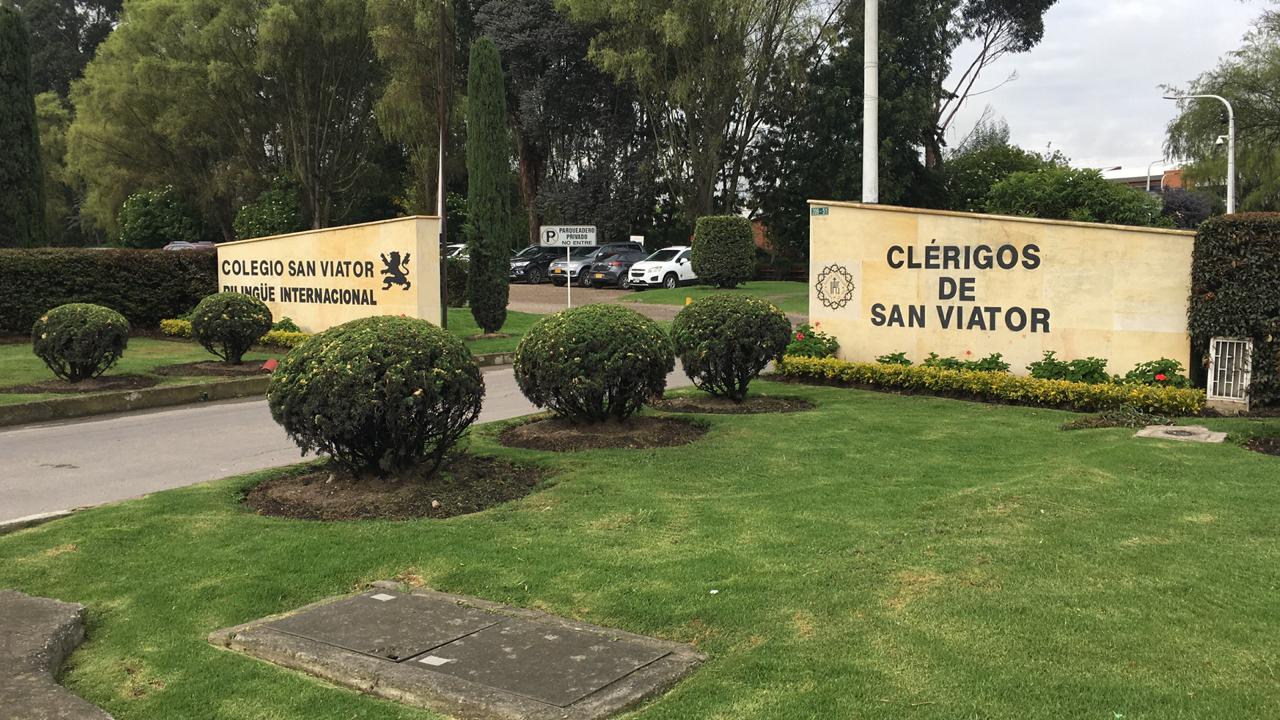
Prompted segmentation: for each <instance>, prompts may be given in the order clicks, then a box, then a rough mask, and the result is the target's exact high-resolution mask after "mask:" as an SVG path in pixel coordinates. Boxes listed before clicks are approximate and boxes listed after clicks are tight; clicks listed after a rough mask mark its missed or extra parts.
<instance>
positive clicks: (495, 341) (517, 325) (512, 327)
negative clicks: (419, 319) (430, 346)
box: [449, 308, 542, 355]
mask: <svg viewBox="0 0 1280 720" xmlns="http://www.w3.org/2000/svg"><path fill="white" fill-rule="evenodd" d="M541 318H542V316H541V315H534V314H533V313H523V312H515V311H513V310H508V311H507V322H506V323H505V324H503V326H502V330H501V331H500V332H503V333H506V334H507V335H510V337H505V338H487V339H484V340H466V339H467V338H469V337H471V336H472V335H479V334H480V327H479V326H478V325H476V321H475V319H474V318H472V317H471V310H470V309H469V308H449V332H451V333H453V334H454V335H457V336H458V337H461V338H462V339H464V340H466V343H467V347H469V348H471V352H473V353H476V354H477V355H482V354H485V353H500V352H512V351H514V350H515V349H516V344H518V343H519V342H520V338H521V337H523V336H524V334H525V332H527V331H528V330H529V328H530V327H532V326H533V324H534V323H535V322H537V321H538V320H539V319H541Z"/></svg>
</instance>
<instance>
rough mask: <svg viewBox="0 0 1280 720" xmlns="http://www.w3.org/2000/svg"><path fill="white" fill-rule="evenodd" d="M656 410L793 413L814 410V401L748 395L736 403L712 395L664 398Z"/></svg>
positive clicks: (716, 412)
mask: <svg viewBox="0 0 1280 720" xmlns="http://www.w3.org/2000/svg"><path fill="white" fill-rule="evenodd" d="M653 407H654V409H656V410H665V411H667V412H679V413H713V414H722V415H755V414H758V413H791V412H800V411H802V410H812V409H813V403H811V402H809V401H808V400H803V399H801V398H795V397H777V396H771V395H748V396H747V398H746V399H745V400H743V401H742V402H740V403H736V402H734V401H732V400H729V399H727V398H718V397H712V396H711V395H689V396H687V397H673V398H663V399H662V400H659V401H658V402H656V403H654V404H653Z"/></svg>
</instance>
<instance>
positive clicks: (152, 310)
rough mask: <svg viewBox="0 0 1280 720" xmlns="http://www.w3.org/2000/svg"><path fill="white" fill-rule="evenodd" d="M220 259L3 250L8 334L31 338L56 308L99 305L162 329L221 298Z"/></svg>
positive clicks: (0, 273)
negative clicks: (205, 302) (37, 324)
mask: <svg viewBox="0 0 1280 720" xmlns="http://www.w3.org/2000/svg"><path fill="white" fill-rule="evenodd" d="M217 285H218V270H217V257H216V253H212V252H201V251H182V252H173V251H165V250H88V249H56V248H45V249H3V250H0V333H2V334H21V335H26V334H28V333H30V332H31V326H32V324H34V323H35V321H36V320H37V319H38V318H39V317H40V316H41V315H43V314H44V313H46V312H48V311H49V310H50V309H52V308H55V307H57V306H59V305H65V304H67V303H92V304H94V305H102V306H103V307H108V308H111V309H112V310H115V311H116V312H118V313H120V314H121V315H124V316H125V318H126V319H128V320H129V322H130V324H132V325H133V326H134V327H155V326H156V325H158V324H159V323H160V321H161V320H162V319H164V318H171V317H176V316H179V315H184V314H186V313H187V312H189V311H190V310H191V308H193V307H195V305H196V303H198V302H200V299H201V298H203V297H204V296H206V295H209V294H212V293H214V292H217V289H218V287H217Z"/></svg>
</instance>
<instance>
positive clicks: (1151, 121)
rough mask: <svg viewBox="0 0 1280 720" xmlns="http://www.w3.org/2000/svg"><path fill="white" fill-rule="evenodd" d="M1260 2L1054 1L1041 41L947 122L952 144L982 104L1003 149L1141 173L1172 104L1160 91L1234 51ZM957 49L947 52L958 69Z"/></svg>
mask: <svg viewBox="0 0 1280 720" xmlns="http://www.w3.org/2000/svg"><path fill="white" fill-rule="evenodd" d="M1269 4H1270V3H1268V2H1266V0H1059V2H1058V4H1057V5H1055V6H1054V7H1053V8H1052V9H1051V10H1050V11H1049V12H1048V14H1047V15H1046V16H1045V37H1044V41H1043V42H1041V43H1040V44H1039V45H1037V46H1036V47H1035V48H1033V49H1032V50H1031V51H1030V52H1028V53H1025V54H1023V55H1014V56H1009V57H1006V58H1004V59H1002V60H1001V61H1000V62H999V63H997V64H996V65H993V66H992V67H991V68H989V69H988V70H987V73H986V74H985V75H984V76H983V79H982V80H980V81H979V84H978V88H977V89H983V88H986V87H991V86H993V85H996V84H998V83H999V82H1000V81H1002V80H1003V79H1004V78H1005V77H1007V76H1008V75H1009V74H1010V73H1011V72H1016V73H1017V75H1018V78H1017V80H1015V81H1014V82H1012V83H1009V84H1008V85H1004V86H1003V87H1000V88H999V89H997V90H995V91H994V92H991V93H988V94H985V95H980V96H978V97H976V98H972V99H970V101H969V103H968V104H967V106H966V107H965V108H964V109H962V110H961V112H960V113H959V115H958V116H957V118H956V121H955V123H954V124H953V128H954V129H953V130H952V132H951V134H950V136H949V140H950V141H951V142H952V143H954V142H955V141H957V140H958V139H959V138H960V137H963V135H964V134H965V133H967V132H968V131H969V129H970V128H972V127H973V124H974V123H975V122H976V121H977V120H978V118H979V117H980V116H981V115H982V112H983V109H984V108H985V107H986V106H987V105H991V107H992V109H993V111H994V112H995V114H996V115H997V116H1001V117H1004V118H1005V119H1006V120H1007V121H1008V122H1009V127H1010V129H1011V130H1012V134H1013V141H1014V142H1016V143H1017V144H1019V145H1021V146H1023V147H1026V148H1029V149H1033V150H1044V149H1045V147H1046V146H1047V145H1048V144H1049V143H1052V144H1053V148H1054V149H1058V150H1062V151H1063V152H1064V153H1066V154H1067V156H1068V157H1070V158H1071V159H1072V163H1073V164H1074V165H1076V166H1079V167H1112V166H1115V165H1122V166H1124V172H1123V173H1113V174H1128V175H1141V174H1143V173H1145V172H1146V169H1147V164H1148V163H1150V162H1151V161H1153V160H1157V159H1160V158H1161V157H1162V156H1163V149H1162V148H1163V143H1164V135H1165V127H1166V126H1167V125H1168V123H1169V121H1170V120H1172V119H1173V117H1174V116H1175V114H1176V104H1175V103H1173V102H1170V101H1168V100H1164V99H1162V98H1161V95H1162V93H1161V90H1160V86H1161V85H1174V86H1185V85H1186V84H1187V82H1188V81H1190V80H1192V79H1194V78H1195V77H1196V76H1197V75H1199V74H1200V73H1202V72H1204V71H1206V70H1208V69H1210V68H1212V67H1214V66H1215V65H1216V64H1217V63H1218V60H1219V59H1220V58H1221V57H1222V56H1223V55H1224V54H1226V53H1227V52H1229V51H1231V50H1233V49H1235V48H1237V47H1239V46H1240V44H1241V38H1242V37H1243V35H1244V34H1245V33H1246V32H1248V30H1249V29H1250V27H1251V26H1252V22H1253V20H1254V19H1255V18H1256V17H1257V16H1258V15H1260V14H1261V12H1262V10H1263V8H1264V7H1267V6H1268V5H1269ZM964 57H965V48H961V50H960V52H959V53H958V54H957V62H956V66H957V67H959V66H961V65H962V62H961V61H962V60H963V59H964Z"/></svg>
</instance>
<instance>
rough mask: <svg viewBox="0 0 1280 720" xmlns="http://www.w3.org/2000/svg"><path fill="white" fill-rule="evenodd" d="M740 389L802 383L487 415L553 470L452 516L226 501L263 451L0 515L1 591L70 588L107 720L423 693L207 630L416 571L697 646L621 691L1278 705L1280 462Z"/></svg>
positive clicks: (708, 705) (659, 707)
mask: <svg viewBox="0 0 1280 720" xmlns="http://www.w3.org/2000/svg"><path fill="white" fill-rule="evenodd" d="M759 389H760V390H762V391H767V392H776V393H785V394H788V395H799V396H803V397H806V398H809V399H810V400H812V401H814V402H816V403H817V404H818V407H817V408H816V409H815V410H813V411H809V412H803V413H797V414H790V415H780V416H707V421H708V422H709V423H710V426H711V428H710V432H709V433H708V435H707V436H706V437H705V438H704V439H702V440H701V441H699V442H698V443H696V444H694V445H690V446H686V447H681V448H669V449H662V450H636V451H622V450H619V451H600V452H590V453H578V454H572V455H556V454H551V453H537V452H532V451H515V450H509V449H505V448H499V447H497V446H496V445H495V444H494V441H493V439H492V438H493V435H494V433H495V432H496V431H497V428H496V427H494V426H484V427H481V428H480V429H478V430H477V431H476V432H475V433H473V435H474V437H473V441H472V446H473V448H474V449H475V450H478V451H482V452H494V453H498V454H501V455H504V456H508V457H517V458H523V459H532V460H536V461H540V462H543V463H546V464H548V465H551V466H554V467H556V468H558V470H559V474H558V475H557V476H556V478H555V484H554V485H553V486H552V487H550V488H548V489H545V490H543V491H541V492H539V493H537V494H535V495H532V496H530V497H528V498H526V499H524V500H521V501H517V502H513V503H510V504H507V505H505V506H502V507H499V508H496V509H493V510H490V511H488V512H484V513H480V514H476V515H471V516H465V517H458V518H453V519H450V520H446V521H414V522H398V523H394V522H350V523H328V524H321V523H314V522H302V521H288V520H281V519H275V518H268V517H259V516H257V515H254V514H252V513H250V512H246V511H245V510H244V509H242V508H241V507H240V506H239V504H238V497H239V495H240V493H241V492H242V491H243V490H244V489H245V488H247V487H249V486H250V485H252V484H253V483H254V482H255V481H256V480H258V479H259V478H261V477H264V476H265V475H266V474H260V475H257V476H247V477H238V478H232V479H228V480H223V481H219V482H215V483H211V484H205V485H199V486H194V487H191V488H186V489H181V490H175V491H169V492H162V493H157V494H154V495H151V496H149V497H146V498H143V499H140V500H135V501H131V502H126V503H121V504H118V505H114V506H109V507H104V508H100V509H96V510H90V511H87V512H83V513H80V514H77V515H75V516H73V517H71V518H68V519H65V520H60V521H57V522H54V523H51V524H48V525H45V526H42V527H38V528H34V529H31V530H26V531H22V532H19V533H16V534H13V535H9V536H5V537H0V587H14V588H18V589H20V590H23V591H25V592H29V593H33V594H37V595H44V596H50V597H56V598H60V599H63V600H67V601H75V602H81V603H85V604H86V605H87V606H88V608H89V627H88V637H89V639H88V642H87V643H86V644H85V645H84V646H83V648H82V649H81V650H80V651H78V652H77V653H76V654H75V655H74V656H73V657H72V660H71V665H70V669H69V671H68V672H67V673H66V675H65V678H64V681H65V682H66V684H67V685H68V686H70V687H71V688H72V689H73V690H75V691H76V692H79V693H81V694H83V695H84V696H86V697H87V698H89V699H90V700H92V701H94V702H96V703H99V704H101V705H102V706H104V707H105V708H106V709H107V710H108V711H109V712H111V713H112V714H114V715H115V717H117V718H119V719H120V720H139V719H154V720H162V719H163V720H169V719H170V718H237V719H261V720H267V719H271V720H282V719H290V718H297V719H299V720H301V719H303V718H305V719H307V720H327V719H331V718H332V719H338V718H344V719H345V718H362V719H373V718H406V719H407V718H435V717H437V716H435V715H433V714H431V713H429V712H425V711H419V710H413V709H409V708H403V707H399V706H397V705H394V704H391V703H388V702H382V701H377V700H373V699H370V698H367V697H363V696H361V695H359V694H357V693H354V692H350V691H346V690H342V689H337V688H334V687H331V686H329V685H326V684H324V683H320V682H316V681H313V680H311V679H309V678H307V677H306V676H305V675H303V674H300V673H297V672H292V671H288V670H283V669H280V668H278V667H275V666H273V665H270V664H268V663H264V662H260V661H257V660H253V659H250V658H248V657H244V656H241V655H238V654H235V653H231V652H226V651H222V650H218V649H215V648H213V647H212V646H210V645H209V644H208V643H207V642H206V640H205V638H206V636H207V634H208V633H209V632H210V631H212V630H215V629H217V628H220V627H226V626H230V625H234V624H238V623H243V622H247V621H249V620H253V619H256V618H259V617H262V616H265V615H268V614H271V613H279V612H283V611H286V610H289V609H292V608H296V607H298V606H300V605H303V604H305V603H309V602H312V601H315V600H318V599H321V598H324V597H327V596H330V595H334V594H337V593H344V592H348V591H352V590H355V589H358V588H362V587H363V586H364V583H367V582H369V581H372V580H375V579H379V578H388V577H392V576H395V575H397V574H398V573H402V572H404V571H406V570H412V572H414V573H416V574H418V575H421V576H422V577H423V578H424V579H425V580H426V582H427V583H428V584H429V585H430V586H432V587H435V588H438V589H441V590H445V591H449V592H457V593H465V594H471V595H477V596H480V597H484V598H489V599H491V600H496V601H501V602H507V603H513V604H515V605H519V606H524V607H533V608H539V609H543V610H547V611H550V612H555V613H560V614H563V615H566V616H569V617H572V618H579V619H582V620H584V621H587V622H591V623H597V624H602V625H606V626H616V627H619V628H623V629H625V630H629V631H632V632H637V633H644V634H651V635H656V636H659V637H663V638H669V639H673V640H679V641H685V642H691V643H694V644H696V645H697V646H698V647H699V648H701V649H702V650H703V651H704V652H706V653H707V654H709V656H710V660H709V662H708V663H707V664H706V665H704V666H703V667H702V668H700V669H699V670H698V671H697V672H696V673H695V674H694V675H692V676H691V677H690V678H689V679H688V680H686V681H685V682H683V683H681V684H680V685H679V686H677V687H676V688H675V689H674V690H673V691H672V692H671V693H670V694H669V695H667V696H666V697H664V698H662V699H660V700H658V701H656V702H653V703H651V704H649V705H646V706H645V707H643V708H641V709H640V710H638V711H637V712H635V713H634V715H632V716H629V717H634V718H644V719H646V720H657V719H663V720H667V719H670V720H675V719H686V718H725V719H729V718H733V719H741V718H777V719H779V720H782V719H786V720H792V719H795V718H910V719H911V720H922V719H928V720H944V719H945V720H952V719H955V718H996V719H1008V720H1026V719H1027V718H1086V719H1088V718H1092V719H1096V720H1114V718H1117V717H1123V718H1124V719H1125V720H1156V719H1160V720H1165V719H1168V718H1181V719H1188V718H1204V719H1205V720H1210V719H1215V720H1216V719H1223V718H1264V717H1278V716H1280V679H1278V677H1280V676H1278V675H1277V671H1280V605H1278V602H1280V601H1277V592H1278V591H1280V523H1278V522H1277V520H1276V508H1277V506H1280V458H1275V457H1268V456H1263V455H1259V454H1255V453H1250V452H1248V451H1246V450H1244V449H1242V448H1240V447H1238V446H1236V445H1232V444H1227V445H1197V444H1188V443H1177V442H1163V441H1145V440H1136V439H1134V438H1132V437H1131V436H1132V431H1131V430H1124V429H1111V430H1085V431H1074V432H1062V431H1060V430H1058V426H1059V425H1061V424H1062V422H1063V421H1064V419H1066V418H1068V417H1071V415H1070V414H1068V413H1063V412H1058V411H1049V410H1038V409H1032V408H1017V407H1004V406H996V405H983V404H975V403H965V402H959V401H950V400H941V399H932V398H923V397H900V396H895V395H891V394H879V393H867V392H859V391H854V390H842V389H835V388H814V387H802V386H780V385H773V384H768V383H760V385H759ZM1207 424H1210V425H1212V426H1214V427H1215V428H1219V429H1227V430H1231V431H1235V432H1263V431H1265V432H1280V420H1270V421H1267V422H1257V421H1244V420H1212V421H1208V423H1207ZM712 590H718V591H719V592H718V593H717V594H714V595H713V594H711V591H712Z"/></svg>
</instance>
